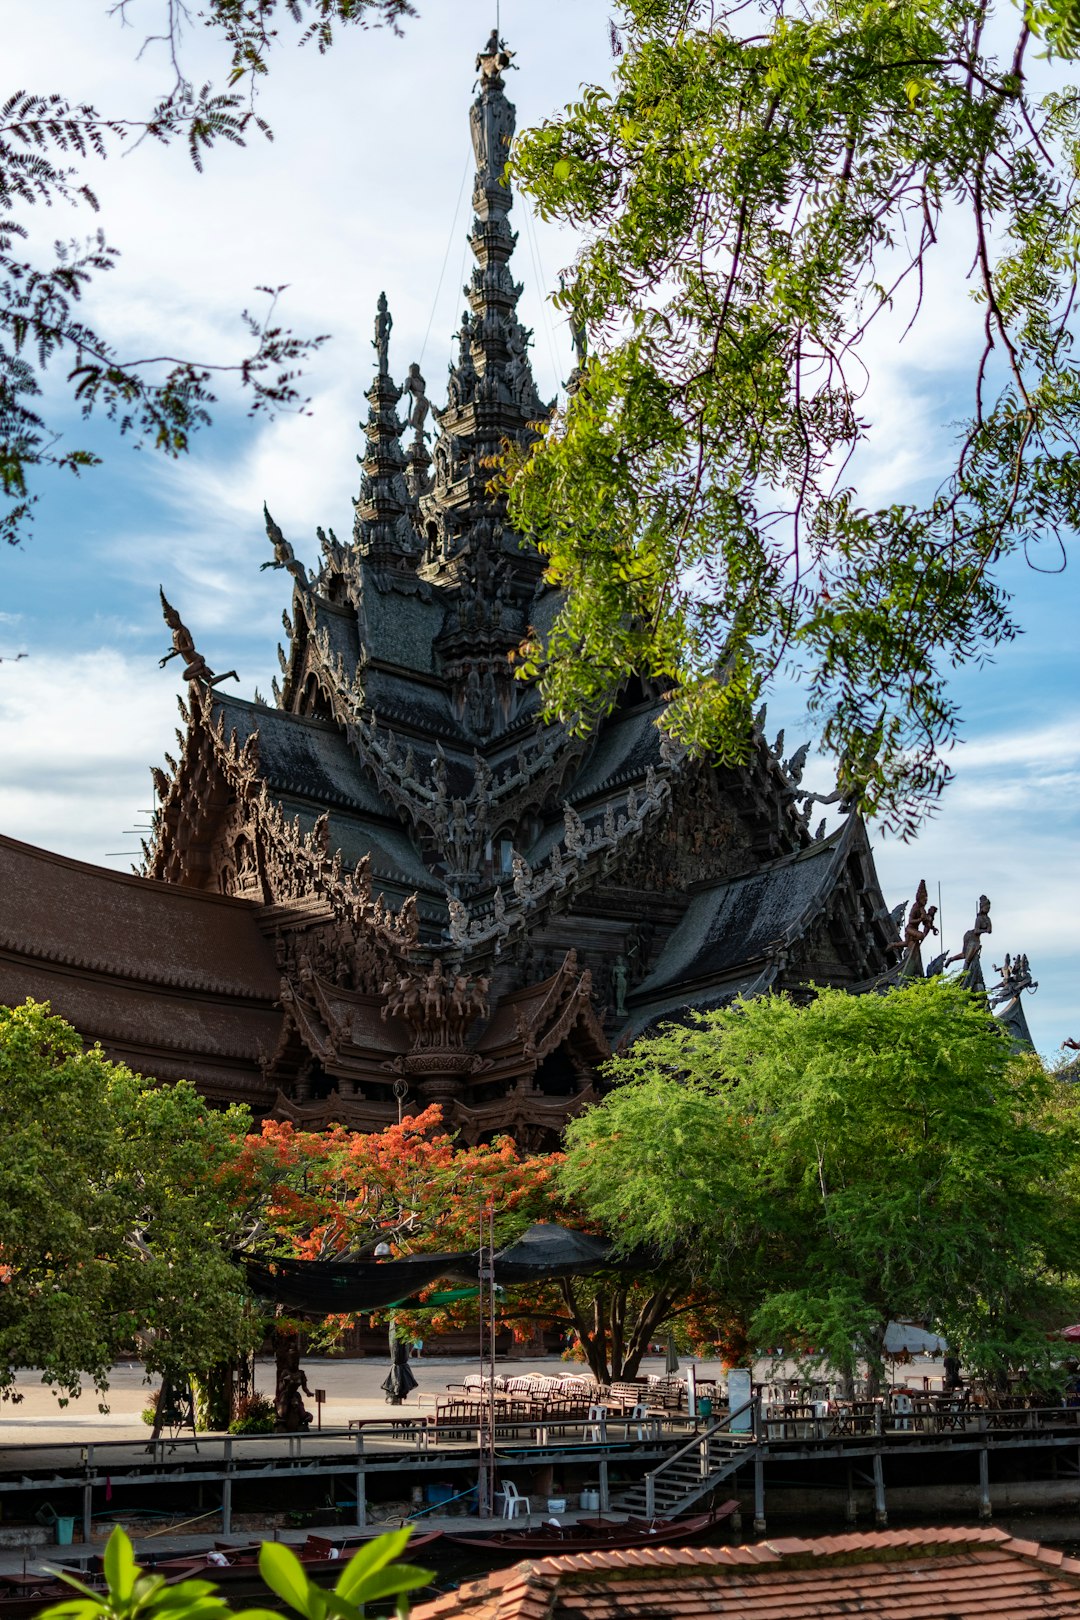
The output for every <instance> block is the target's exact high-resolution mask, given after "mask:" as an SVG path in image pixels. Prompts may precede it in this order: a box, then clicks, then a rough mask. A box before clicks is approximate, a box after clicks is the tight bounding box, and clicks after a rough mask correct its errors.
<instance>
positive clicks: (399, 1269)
mask: <svg viewBox="0 0 1080 1620" xmlns="http://www.w3.org/2000/svg"><path fill="white" fill-rule="evenodd" d="M610 1255H611V1244H610V1243H607V1242H606V1241H605V1240H604V1239H603V1238H598V1237H591V1236H590V1235H589V1234H588V1233H587V1232H575V1231H573V1230H572V1229H570V1228H569V1227H565V1226H556V1225H555V1224H554V1223H545V1222H537V1223H536V1225H534V1226H530V1227H529V1229H528V1231H527V1232H523V1233H522V1235H521V1237H519V1238H518V1239H516V1241H515V1242H513V1243H511V1244H508V1245H507V1247H506V1248H504V1249H499V1250H497V1251H496V1254H495V1281H496V1282H497V1283H498V1284H499V1285H500V1286H501V1287H503V1288H510V1287H512V1286H513V1285H514V1284H515V1283H523V1282H544V1281H546V1280H547V1279H548V1278H553V1277H578V1276H585V1275H587V1274H588V1273H589V1272H592V1271H600V1270H602V1269H603V1268H604V1267H605V1266H610V1265H611V1264H612V1261H611V1259H610V1258H609V1257H610ZM243 1258H244V1266H245V1269H246V1271H247V1280H248V1287H249V1288H250V1289H251V1291H252V1293H253V1294H258V1296H259V1298H260V1299H269V1300H273V1301H274V1303H275V1304H277V1305H284V1306H285V1307H286V1308H287V1309H289V1310H294V1311H303V1312H306V1313H308V1314H310V1315H314V1316H329V1315H330V1314H332V1313H333V1312H335V1311H341V1312H350V1311H377V1310H382V1309H383V1308H384V1307H386V1306H387V1305H398V1304H400V1303H401V1302H402V1301H403V1300H407V1299H411V1298H412V1297H413V1295H415V1294H418V1293H420V1291H421V1290H422V1289H424V1288H429V1287H430V1286H431V1284H432V1283H433V1282H435V1281H436V1280H437V1279H438V1278H440V1277H447V1278H454V1279H456V1280H458V1281H461V1282H475V1281H476V1276H477V1272H478V1270H479V1266H480V1251H479V1250H477V1249H473V1250H472V1251H469V1250H465V1251H464V1252H462V1251H459V1252H457V1253H453V1254H411V1255H406V1256H405V1257H403V1258H400V1259H392V1260H350V1261H344V1260H252V1259H248V1258H247V1257H246V1256H245V1257H243Z"/></svg>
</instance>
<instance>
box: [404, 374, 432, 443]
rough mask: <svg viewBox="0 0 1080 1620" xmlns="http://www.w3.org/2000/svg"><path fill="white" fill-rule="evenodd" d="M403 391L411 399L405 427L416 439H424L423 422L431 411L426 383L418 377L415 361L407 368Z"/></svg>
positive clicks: (425, 435)
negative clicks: (412, 431)
mask: <svg viewBox="0 0 1080 1620" xmlns="http://www.w3.org/2000/svg"><path fill="white" fill-rule="evenodd" d="M404 391H405V393H407V394H409V395H410V396H411V398H412V405H411V406H410V408H409V414H408V416H407V417H406V418H405V426H406V427H411V428H412V429H413V430H414V431H415V433H416V437H417V438H418V439H426V438H427V437H428V434H426V433H425V432H424V422H425V420H426V419H427V413H428V411H429V410H430V409H431V402H430V400H429V399H428V397H427V383H426V382H425V381H424V379H423V377H422V376H421V375H420V367H419V365H418V364H417V362H416V361H415V360H414V361H413V362H412V364H411V365H410V367H409V375H408V376H407V377H406V378H405V382H404Z"/></svg>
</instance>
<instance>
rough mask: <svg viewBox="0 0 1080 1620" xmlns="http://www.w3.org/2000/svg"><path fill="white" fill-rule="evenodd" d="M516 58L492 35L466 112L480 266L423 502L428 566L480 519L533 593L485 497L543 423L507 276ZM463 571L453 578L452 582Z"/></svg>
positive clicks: (495, 506) (516, 292)
mask: <svg viewBox="0 0 1080 1620" xmlns="http://www.w3.org/2000/svg"><path fill="white" fill-rule="evenodd" d="M512 54H513V53H512V52H510V51H508V50H507V49H506V46H505V44H504V42H503V41H502V40H500V39H499V37H498V35H497V33H496V32H493V33H492V35H491V38H490V39H489V40H488V42H487V45H486V46H485V47H484V49H483V50H482V51H481V52H480V54H479V55H478V56H477V58H476V69H477V73H478V75H479V80H478V91H477V95H476V98H475V100H474V101H473V104H472V107H471V108H470V110H469V128H470V133H471V135H472V144H473V153H474V156H475V159H476V176H475V180H474V182H473V209H474V211H475V217H474V219H473V223H472V230H471V232H470V236H469V242H470V245H471V247H472V250H473V254H474V255H475V258H476V267H475V268H474V270H473V272H472V276H471V277H470V280H469V283H468V285H467V287H466V288H465V293H466V296H467V298H468V300H469V305H470V308H469V309H467V310H466V311H465V313H464V314H463V315H462V318H461V327H460V330H459V332H458V357H457V360H456V361H455V362H454V364H452V365H451V367H450V378H449V384H448V400H447V405H446V408H445V410H443V411H436V413H435V414H436V418H437V421H438V424H439V438H438V442H437V444H436V446H435V480H434V487H433V490H432V493H431V495H430V496H428V497H427V499H426V501H424V502H423V503H422V507H423V512H424V517H425V519H426V520H427V522H428V526H429V535H430V534H431V530H432V528H434V529H435V531H436V536H435V537H434V543H433V544H430V545H429V551H428V562H429V565H434V566H435V567H436V568H438V567H440V566H445V565H447V564H451V563H453V560H454V559H455V558H456V557H457V556H458V555H459V553H464V554H465V556H466V557H468V555H469V552H470V549H471V547H470V542H471V540H472V537H473V531H474V529H475V527H476V524H477V522H478V521H479V520H480V519H481V518H484V519H486V521H487V525H488V528H489V529H491V528H492V526H494V530H495V532H494V534H493V536H492V539H493V543H494V548H495V552H496V553H504V554H506V555H508V556H510V557H512V558H513V559H514V560H515V564H518V563H520V564H521V565H522V571H523V572H524V573H525V574H526V575H527V576H528V585H529V589H530V591H531V588H532V585H533V584H534V583H535V580H536V577H537V575H538V573H539V566H538V563H537V562H536V559H535V558H534V557H533V555H532V554H531V552H530V553H526V554H522V553H521V552H520V551H519V547H518V542H517V539H516V537H515V536H513V535H512V534H510V533H509V532H504V524H503V518H504V512H505V502H504V501H503V500H501V499H500V498H498V497H492V496H491V495H490V494H489V493H488V488H487V486H488V484H489V483H490V481H491V477H492V468H491V465H490V462H491V459H492V458H493V457H495V456H497V455H498V453H499V448H500V445H501V444H502V442H503V441H504V440H506V439H511V440H518V441H519V442H523V441H525V440H527V439H528V438H529V437H531V433H530V426H529V424H530V423H533V422H535V421H537V420H538V419H539V418H540V417H543V416H546V415H547V409H548V408H547V406H545V405H544V403H543V401H542V400H541V399H540V396H539V394H538V393H537V391H536V383H535V381H534V380H533V375H532V368H531V366H530V365H529V356H528V347H529V342H530V339H531V337H532V333H531V332H529V331H528V330H527V329H526V328H525V327H524V326H522V324H521V322H520V321H519V320H518V318H517V313H516V310H517V302H518V299H519V297H520V296H521V290H522V289H521V286H520V285H519V284H518V283H516V282H515V281H514V278H513V276H512V275H511V273H510V268H509V260H510V255H511V254H512V253H513V251H514V244H515V242H516V241H517V237H516V236H515V234H514V232H513V231H512V230H511V228H510V221H509V218H508V216H509V213H510V209H511V208H512V206H513V200H514V199H513V194H512V192H511V190H510V186H509V184H508V182H507V180H506V172H505V171H506V164H507V160H508V158H509V155H510V143H511V141H512V139H513V136H514V129H515V127H516V121H517V120H516V114H515V111H514V106H513V103H512V102H510V101H508V100H507V98H506V95H505V88H506V86H505V81H504V79H503V74H504V72H505V71H506V69H507V68H508V67H510V65H511V56H512ZM460 572H461V570H460V569H458V568H452V569H451V577H456V576H457V575H459V574H460Z"/></svg>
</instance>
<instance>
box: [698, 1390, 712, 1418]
mask: <svg viewBox="0 0 1080 1620" xmlns="http://www.w3.org/2000/svg"><path fill="white" fill-rule="evenodd" d="M697 1415H698V1417H699V1418H704V1419H705V1421H706V1422H708V1420H709V1418H711V1417H712V1396H711V1395H699V1396H698V1403H697Z"/></svg>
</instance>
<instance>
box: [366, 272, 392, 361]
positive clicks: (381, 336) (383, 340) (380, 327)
mask: <svg viewBox="0 0 1080 1620" xmlns="http://www.w3.org/2000/svg"><path fill="white" fill-rule="evenodd" d="M393 324H394V317H393V316H392V315H391V313H390V309H389V306H388V304H387V302H386V294H385V293H384V292H381V293H380V294H379V303H378V307H377V312H376V315H375V336H374V338H373V339H372V341H371V347H372V348H373V349H374V350H375V353H376V354H377V355H378V357H379V375H380V377H385V376H387V375H388V374H389V371H390V328H391V327H392V326H393Z"/></svg>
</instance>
